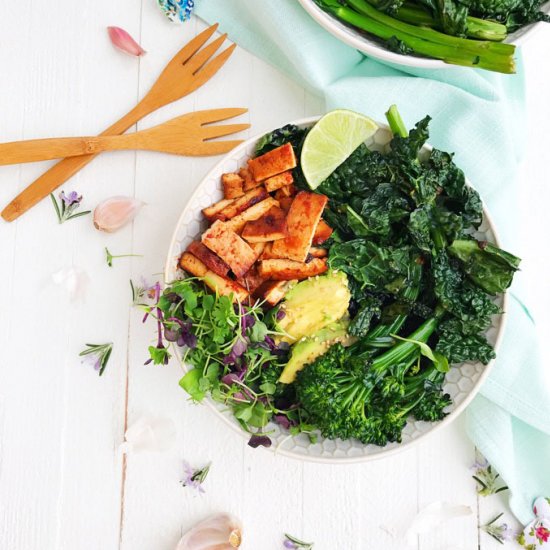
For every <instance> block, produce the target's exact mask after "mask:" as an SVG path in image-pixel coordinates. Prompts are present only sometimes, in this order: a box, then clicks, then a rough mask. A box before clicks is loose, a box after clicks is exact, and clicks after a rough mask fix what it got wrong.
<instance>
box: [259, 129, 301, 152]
mask: <svg viewBox="0 0 550 550" xmlns="http://www.w3.org/2000/svg"><path fill="white" fill-rule="evenodd" d="M307 132H308V130H307V129H305V128H298V126H295V125H294V124H287V125H286V126H283V127H282V128H278V129H277V130H273V132H270V133H269V134H265V136H263V137H262V138H261V139H260V140H259V141H258V144H257V145H256V154H255V156H257V157H258V156H260V155H263V154H264V153H268V152H269V151H272V150H273V149H276V148H277V147H280V146H281V145H284V144H285V143H288V142H290V143H292V146H293V147H294V152H295V153H298V152H299V151H300V150H301V149H302V143H303V141H304V139H305V137H306V134H307Z"/></svg>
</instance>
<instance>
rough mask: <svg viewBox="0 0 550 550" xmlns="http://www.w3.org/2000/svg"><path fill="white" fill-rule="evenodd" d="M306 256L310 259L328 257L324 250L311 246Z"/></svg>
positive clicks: (326, 251)
mask: <svg viewBox="0 0 550 550" xmlns="http://www.w3.org/2000/svg"><path fill="white" fill-rule="evenodd" d="M308 255H309V256H311V257H312V258H326V257H327V256H328V250H327V249H326V248H319V247H318V246H312V247H311V248H310V249H309V252H308Z"/></svg>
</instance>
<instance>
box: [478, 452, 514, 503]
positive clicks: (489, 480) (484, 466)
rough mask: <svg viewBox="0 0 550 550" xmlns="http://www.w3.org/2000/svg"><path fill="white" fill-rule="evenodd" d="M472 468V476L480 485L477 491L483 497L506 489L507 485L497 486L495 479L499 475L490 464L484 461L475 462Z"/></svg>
mask: <svg viewBox="0 0 550 550" xmlns="http://www.w3.org/2000/svg"><path fill="white" fill-rule="evenodd" d="M472 469H473V470H474V472H475V473H474V475H473V476H472V477H473V478H474V479H475V480H476V481H477V482H478V483H479V485H480V487H478V489H477V492H478V494H480V495H481V496H483V497H486V496H488V495H496V494H497V493H500V492H501V491H506V490H507V489H508V487H507V486H506V485H502V486H500V487H498V486H497V480H498V478H499V477H500V476H499V474H498V473H497V472H495V471H494V470H493V468H492V466H491V465H490V464H489V463H488V462H487V461H486V460H483V461H481V462H476V463H475V464H474V465H473V466H472Z"/></svg>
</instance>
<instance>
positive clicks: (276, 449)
mask: <svg viewBox="0 0 550 550" xmlns="http://www.w3.org/2000/svg"><path fill="white" fill-rule="evenodd" d="M320 118H321V115H318V116H312V117H305V118H301V119H297V120H293V121H290V122H287V123H286V124H293V125H296V126H311V125H313V124H314V123H315V122H317V121H318V120H319V119H320ZM375 122H376V124H377V125H378V127H379V128H381V129H386V130H389V129H390V128H389V126H388V125H387V124H384V123H380V122H378V121H375ZM277 128H280V126H277V127H276V128H273V129H271V130H266V131H265V132H262V133H260V134H256V135H254V136H252V137H251V138H249V139H247V140H245V141H243V143H241V144H240V145H238V146H237V147H235V148H234V149H232V150H231V151H229V153H227V154H225V155H224V156H223V158H222V159H221V160H220V161H219V162H217V163H216V164H215V165H214V166H213V168H212V169H210V170H209V171H208V172H207V174H206V175H205V176H204V177H203V178H202V179H201V181H200V182H199V184H198V185H197V187H196V188H195V190H194V191H193V193H192V194H191V195H190V196H189V199H188V200H187V202H186V204H185V206H184V207H183V210H182V212H181V214H180V216H179V218H178V221H177V223H176V226H175V228H174V231H173V233H172V238H171V239H170V244H169V248H168V254H167V259H166V263H165V266H164V284H163V288H166V287H167V285H168V281H169V279H168V275H169V273H170V272H171V271H173V265H174V263H173V260H174V255H173V251H174V249H175V247H176V243H177V237H178V232H179V230H180V228H181V226H182V225H183V219H184V217H185V216H186V215H187V213H188V211H189V208H190V205H191V204H192V203H193V202H194V199H195V198H196V197H197V196H198V194H199V193H200V192H201V188H202V186H203V185H204V183H205V182H206V181H208V180H210V179H211V178H212V177H213V176H214V175H215V174H217V173H218V172H220V170H223V167H224V166H225V164H226V163H227V162H228V160H229V159H230V158H231V157H232V156H234V155H235V154H237V153H239V152H240V151H246V149H247V148H248V147H249V146H250V145H252V144H253V143H255V142H257V141H258V140H259V139H260V138H262V137H263V136H264V135H265V134H267V133H269V132H270V131H273V130H276V129H277ZM423 149H425V150H428V151H431V150H432V149H433V147H432V146H431V145H429V144H425V145H424V147H423ZM466 184H467V185H469V186H470V187H473V186H472V185H471V183H470V181H469V180H468V178H466ZM482 205H483V219H484V221H486V223H487V224H488V226H489V228H490V229H491V231H492V233H493V235H494V241H495V244H496V245H497V246H500V239H499V237H498V233H497V230H496V227H495V225H494V223H493V219H492V217H491V215H490V213H489V211H488V210H487V207H486V206H485V203H484V202H483V199H482ZM507 306H508V291H506V292H504V293H503V295H502V310H503V313H502V314H501V317H500V319H501V321H500V324H499V327H498V332H497V336H496V339H495V345H494V350H495V353H497V352H498V350H499V348H500V344H501V342H502V338H503V335H504V332H505V329H506V323H507ZM172 349H173V350H174V355H175V356H176V357H177V358H178V361H179V364H180V366H181V367H182V369H183V370H184V372H188V371H189V370H190V369H189V365H187V364H186V363H184V362H183V361H182V357H181V353H180V351H179V349H178V348H177V346H175V345H173V347H172ZM494 363H495V359H491V361H489V363H487V365H485V366H484V369H483V371H482V373H481V374H480V376H479V378H478V379H477V381H476V383H475V384H474V385H473V387H472V389H471V390H470V391H469V392H468V394H467V395H466V397H465V398H464V399H463V400H462V402H461V403H460V404H458V405H457V406H456V408H455V409H453V410H452V411H451V412H450V413H449V414H448V415H447V416H446V417H445V418H444V419H443V420H440V421H439V422H437V423H431V424H432V427H431V428H430V429H429V430H428V431H426V432H424V433H422V434H420V435H419V436H418V437H416V438H414V439H411V440H410V441H408V442H406V443H399V444H398V445H397V446H395V447H394V448H392V449H387V450H383V449H384V447H381V449H382V450H381V451H380V452H376V453H373V454H366V455H361V456H353V457H347V456H346V457H341V458H328V457H316V456H311V455H305V454H304V455H301V454H297V453H294V452H292V451H288V450H285V449H284V448H283V447H282V445H283V444H284V442H285V441H286V438H285V439H284V440H283V442H282V443H279V445H276V446H272V447H269V449H266V450H268V451H271V452H273V453H275V454H276V455H283V456H286V457H288V458H293V459H295V460H301V461H305V462H316V463H324V464H357V463H360V462H369V461H373V460H380V459H383V458H387V457H390V456H393V455H396V454H398V453H400V452H402V451H404V450H406V449H410V448H412V447H413V446H414V445H416V444H417V443H418V442H419V441H422V440H424V439H425V438H426V437H428V436H431V435H432V434H433V433H435V432H436V431H438V430H440V429H441V428H443V427H445V426H448V425H449V424H451V422H453V421H454V420H455V419H456V418H458V416H460V414H461V413H462V412H463V411H464V409H466V407H467V406H468V405H469V404H470V403H471V402H472V400H473V399H474V397H475V396H476V395H477V394H478V393H479V390H480V389H481V386H482V385H483V383H484V382H485V380H486V379H487V377H488V376H489V373H490V372H491V370H492V368H493V366H494ZM200 404H205V405H206V406H207V407H208V408H209V409H210V410H211V411H212V412H213V413H214V414H215V416H217V417H218V418H219V419H221V420H222V421H223V422H224V423H225V424H227V425H228V426H230V427H231V428H232V429H233V431H235V432H237V433H239V434H240V435H241V437H242V438H244V439H249V437H250V434H248V433H247V432H245V431H244V430H243V429H241V428H240V427H239V426H238V425H237V424H236V423H235V422H233V421H232V420H231V419H230V418H228V417H227V416H226V415H224V414H222V413H221V412H220V411H219V410H218V408H217V407H216V404H215V403H214V401H213V400H212V398H211V397H210V396H206V397H205V399H204V400H203V401H202V402H201V403H200ZM289 437H292V436H290V435H289Z"/></svg>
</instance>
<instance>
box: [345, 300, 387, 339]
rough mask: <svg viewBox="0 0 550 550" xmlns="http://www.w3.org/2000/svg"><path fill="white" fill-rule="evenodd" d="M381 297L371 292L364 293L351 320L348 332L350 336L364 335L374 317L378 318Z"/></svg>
mask: <svg viewBox="0 0 550 550" xmlns="http://www.w3.org/2000/svg"><path fill="white" fill-rule="evenodd" d="M381 304H382V298H381V297H380V296H375V295H373V294H370V295H365V296H364V297H363V298H362V300H361V306H360V308H359V310H358V311H357V313H356V315H355V316H354V318H353V320H352V321H351V323H350V325H349V328H348V332H349V333H350V334H351V335H352V336H366V334H367V333H368V331H369V328H370V326H371V324H372V322H373V320H375V319H379V318H380V316H381V314H382V310H381V307H380V306H381Z"/></svg>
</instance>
